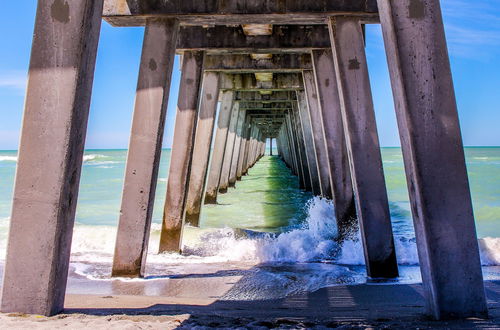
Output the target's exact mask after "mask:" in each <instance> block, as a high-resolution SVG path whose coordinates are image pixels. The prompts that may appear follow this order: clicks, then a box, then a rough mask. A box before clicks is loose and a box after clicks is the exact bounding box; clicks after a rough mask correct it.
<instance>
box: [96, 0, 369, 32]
mask: <svg viewBox="0 0 500 330" xmlns="http://www.w3.org/2000/svg"><path fill="white" fill-rule="evenodd" d="M332 15H359V16H363V17H366V18H367V19H370V18H376V16H377V5H376V0H352V1H338V0H322V1H309V0H282V1H275V0H232V1H220V0H208V1H155V0H105V5H104V11H103V16H104V19H105V20H106V21H107V22H108V23H110V24H112V25H114V26H141V25H144V24H145V20H146V19H147V18H148V17H149V18H150V17H154V16H163V17H168V16H175V17H179V16H180V17H181V18H182V21H181V22H182V23H183V24H191V25H210V24H224V25H235V24H280V23H281V24H324V23H325V21H326V20H327V18H328V17H329V16H332Z"/></svg>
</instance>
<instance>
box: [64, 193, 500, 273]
mask: <svg viewBox="0 0 500 330" xmlns="http://www.w3.org/2000/svg"><path fill="white" fill-rule="evenodd" d="M307 207H308V211H307V212H308V217H307V220H306V222H305V223H304V224H303V225H302V226H300V227H297V228H293V229H290V230H289V231H287V232H284V233H281V234H272V233H256V232H252V231H247V230H239V229H233V228H219V229H200V228H194V227H190V226H187V227H186V228H185V231H184V242H183V243H184V244H183V253H182V254H181V255H179V254H168V253H166V254H156V253H155V251H156V249H157V247H158V245H159V237H160V230H161V225H160V224H158V223H153V225H152V229H151V236H150V242H149V247H150V251H151V252H150V253H149V255H148V258H149V259H148V261H150V262H153V263H154V262H158V263H163V264H168V263H176V264H178V263H213V262H238V261H242V262H255V263H269V262H271V263H272V262H285V263H287V262H288V263H291V262H334V263H337V264H343V265H364V264H365V261H364V255H363V247H362V243H361V239H360V236H359V233H358V234H357V235H355V237H354V238H352V239H349V240H346V241H344V242H343V243H342V244H338V243H337V242H336V241H335V238H337V227H336V222H335V218H334V216H333V214H334V212H333V211H334V209H333V204H332V203H331V202H329V201H326V200H324V199H320V198H314V199H312V200H311V202H310V203H309V204H308V206H307ZM99 228H100V229H99V230H97V229H96V227H95V226H83V225H78V226H77V227H76V230H75V234H74V239H73V246H72V248H73V250H72V251H73V256H74V259H75V260H78V261H85V262H91V261H92V260H95V259H94V258H96V259H97V260H99V261H105V260H108V261H110V260H111V259H110V258H111V257H112V254H113V250H114V242H115V238H116V227H103V226H100V227H99ZM395 245H396V255H397V259H398V263H399V264H400V265H418V254H417V246H416V239H415V237H406V236H396V237H395ZM479 246H480V253H481V260H482V264H483V265H485V266H493V265H500V238H492V237H487V238H482V239H480V240H479Z"/></svg>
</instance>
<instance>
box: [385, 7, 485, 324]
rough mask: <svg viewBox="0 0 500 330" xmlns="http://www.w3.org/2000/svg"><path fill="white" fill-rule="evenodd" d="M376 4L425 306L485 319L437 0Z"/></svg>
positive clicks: (437, 312)
mask: <svg viewBox="0 0 500 330" xmlns="http://www.w3.org/2000/svg"><path fill="white" fill-rule="evenodd" d="M378 6H379V9H380V17H381V22H382V30H383V34H384V41H385V47H386V52H387V59H388V62H389V71H390V75H391V82H392V89H393V94H394V101H395V105H396V114H397V119H398V126H399V133H400V136H401V144H402V149H403V156H404V162H405V169H406V177H407V181H408V190H409V193H410V200H411V206H412V213H413V220H414V224H415V232H416V237H417V247H418V254H419V261H420V269H421V272H422V280H423V284H424V289H425V295H426V297H427V307H428V311H429V313H430V314H431V315H433V316H434V317H435V318H437V319H442V318H449V317H469V316H486V315H487V305H486V300H485V295H484V287H483V278H482V274H481V264H480V259H479V251H478V244H477V237H476V230H475V226H474V216H473V211H472V203H471V197H470V191H469V183H468V179H467V171H466V166H465V158H464V151H463V143H462V138H461V134H460V125H459V120H458V115H457V105H456V100H455V93H454V88H453V81H452V76H451V70H450V63H449V59H448V52H447V47H446V40H445V34H444V29H443V21H442V17H441V8H440V5H439V1H437V0H432V1H431V0H420V1H408V0H401V1H387V0H383V1H378Z"/></svg>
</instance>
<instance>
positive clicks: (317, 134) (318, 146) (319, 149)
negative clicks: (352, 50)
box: [302, 70, 333, 199]
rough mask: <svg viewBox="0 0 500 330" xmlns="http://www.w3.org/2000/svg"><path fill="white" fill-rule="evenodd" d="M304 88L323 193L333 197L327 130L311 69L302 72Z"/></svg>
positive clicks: (327, 196)
mask: <svg viewBox="0 0 500 330" xmlns="http://www.w3.org/2000/svg"><path fill="white" fill-rule="evenodd" d="M302 77H303V79H304V89H305V91H306V96H307V104H308V108H309V116H310V118H311V127H312V136H313V139H314V151H315V153H316V160H317V162H318V174H319V181H320V185H321V195H322V196H323V197H326V198H329V199H332V197H333V196H332V183H331V177H330V162H329V160H328V152H327V149H326V141H325V132H324V131H323V116H322V115H321V106H320V103H319V99H318V92H317V87H316V80H315V78H314V73H313V72H312V71H311V70H304V71H303V72H302Z"/></svg>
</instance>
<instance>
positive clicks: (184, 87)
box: [159, 52, 203, 252]
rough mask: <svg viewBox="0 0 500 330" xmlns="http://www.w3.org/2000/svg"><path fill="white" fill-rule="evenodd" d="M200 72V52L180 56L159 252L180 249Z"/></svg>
mask: <svg viewBox="0 0 500 330" xmlns="http://www.w3.org/2000/svg"><path fill="white" fill-rule="evenodd" d="M202 72H203V52H185V53H184V55H183V57H182V75H181V83H180V87H179V99H178V101H177V115H176V117H175V130H174V141H173V143H172V153H171V158H170V168H169V173H168V182H167V195H166V198H165V209H164V212H163V222H162V228H161V235H160V248H159V251H160V252H166V251H169V252H179V251H180V250H181V247H182V242H181V240H182V227H183V225H184V209H185V205H186V196H187V190H188V185H189V172H190V171H191V162H192V155H193V145H194V136H195V131H196V121H197V117H198V115H197V113H198V100H199V88H200V82H201V77H202Z"/></svg>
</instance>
